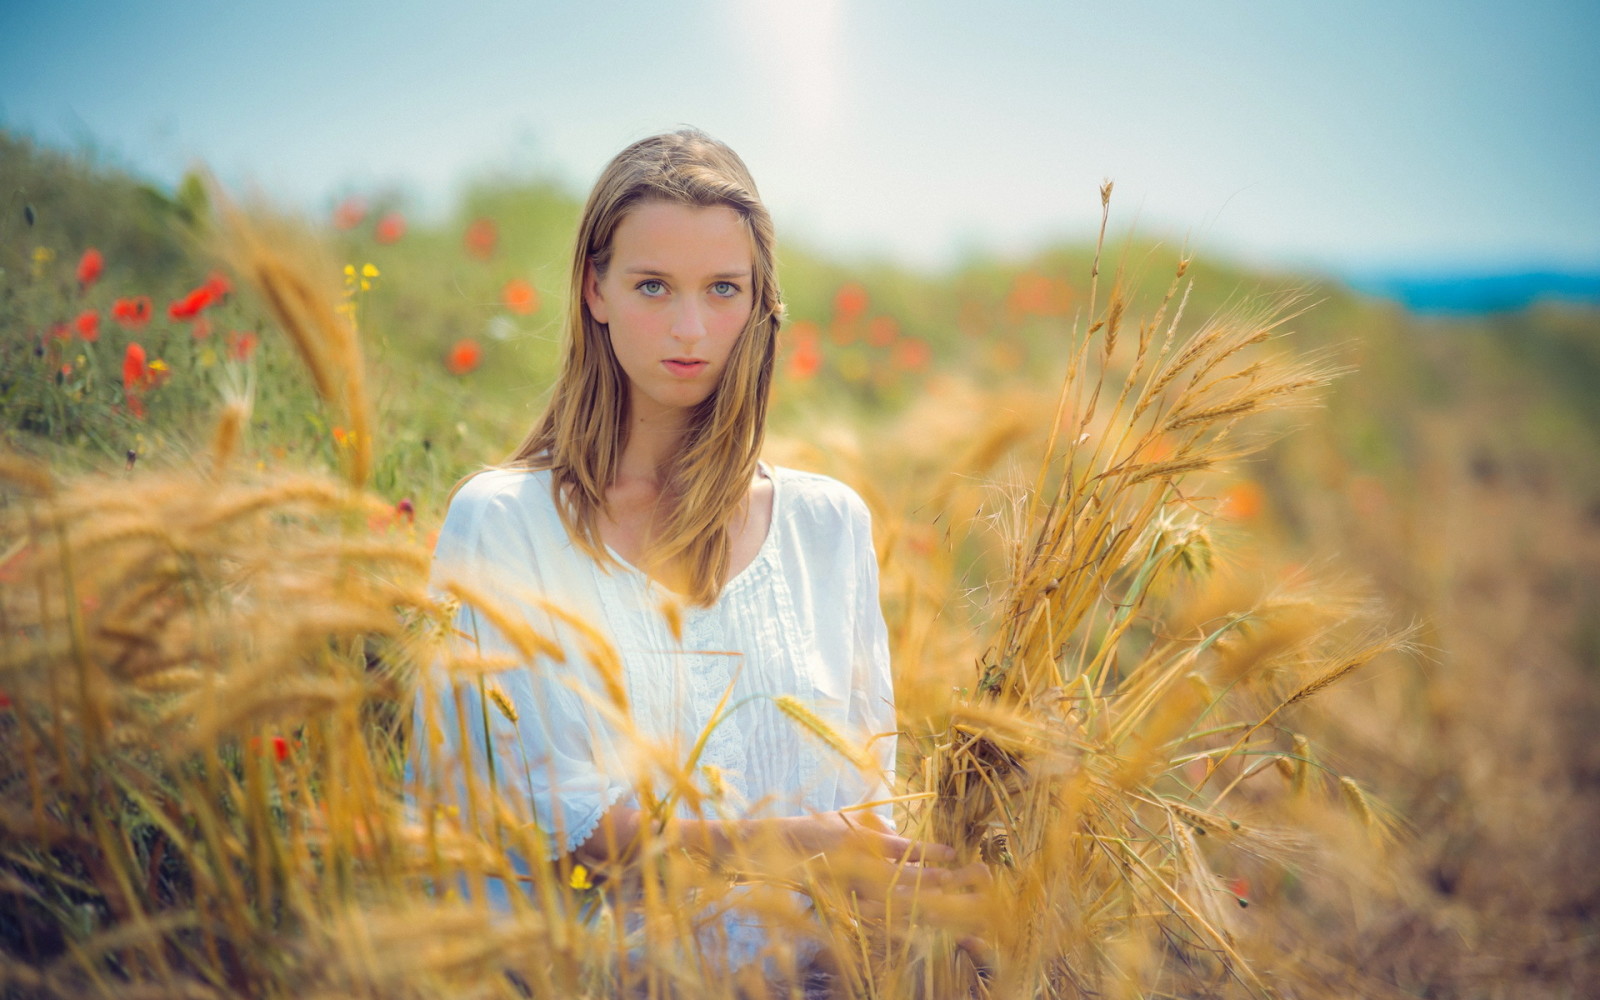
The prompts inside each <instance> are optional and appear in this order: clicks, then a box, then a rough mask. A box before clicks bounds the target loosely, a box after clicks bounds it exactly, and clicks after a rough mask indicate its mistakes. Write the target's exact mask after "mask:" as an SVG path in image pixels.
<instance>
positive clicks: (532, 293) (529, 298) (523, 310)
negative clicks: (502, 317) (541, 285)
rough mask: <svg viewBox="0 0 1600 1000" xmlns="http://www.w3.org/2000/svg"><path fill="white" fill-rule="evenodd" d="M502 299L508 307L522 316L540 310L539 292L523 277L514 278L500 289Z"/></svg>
mask: <svg viewBox="0 0 1600 1000" xmlns="http://www.w3.org/2000/svg"><path fill="white" fill-rule="evenodd" d="M500 300H501V301H502V302H504V303H505V304H506V308H507V309H510V310H511V311H512V312H514V313H517V314H519V315H522V316H527V315H529V314H531V313H535V312H537V311H538V310H539V293H538V291H536V290H535V289H534V287H533V286H532V285H530V284H528V283H527V282H526V281H523V280H522V279H521V278H512V279H511V280H510V281H508V282H506V287H505V288H503V289H502V290H501V291H500Z"/></svg>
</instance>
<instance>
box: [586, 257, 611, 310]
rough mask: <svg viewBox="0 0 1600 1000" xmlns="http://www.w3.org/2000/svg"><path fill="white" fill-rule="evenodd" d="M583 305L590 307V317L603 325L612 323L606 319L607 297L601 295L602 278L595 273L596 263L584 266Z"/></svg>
mask: <svg viewBox="0 0 1600 1000" xmlns="http://www.w3.org/2000/svg"><path fill="white" fill-rule="evenodd" d="M583 304H584V305H586V306H588V307H589V315H590V316H593V317H594V321H595V322H596V323H599V324H601V325H604V324H606V323H609V322H611V321H610V320H609V319H607V318H606V317H607V316H608V315H609V313H608V312H607V311H606V300H605V296H604V295H601V294H600V277H599V275H597V274H595V272H594V262H593V261H590V262H589V263H587V264H585V265H583Z"/></svg>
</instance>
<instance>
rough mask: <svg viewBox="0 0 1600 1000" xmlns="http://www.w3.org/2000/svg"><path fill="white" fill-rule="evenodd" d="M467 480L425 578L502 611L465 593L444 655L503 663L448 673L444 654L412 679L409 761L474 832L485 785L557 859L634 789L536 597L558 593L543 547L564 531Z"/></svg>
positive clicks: (585, 668) (584, 668) (579, 664)
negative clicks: (547, 648) (526, 633)
mask: <svg viewBox="0 0 1600 1000" xmlns="http://www.w3.org/2000/svg"><path fill="white" fill-rule="evenodd" d="M472 486H473V484H472V483H468V484H467V486H466V487H463V490H462V491H461V492H460V493H458V494H457V496H456V498H455V499H454V500H453V501H452V503H451V505H450V510H449V512H448V513H447V515H446V517H445V523H444V525H443V527H442V528H441V529H440V532H439V541H438V544H437V546H436V548H435V550H434V560H433V571H432V576H431V585H432V586H433V588H434V589H435V591H436V592H437V593H440V594H443V593H444V591H445V588H446V586H447V585H448V584H450V583H456V582H459V583H461V584H464V585H465V586H467V587H469V588H470V589H471V591H473V592H476V593H478V594H481V595H483V596H484V597H485V598H487V600H488V601H490V602H493V603H494V604H495V605H496V606H497V608H498V611H497V612H494V613H490V612H486V611H485V610H483V609H480V608H477V607H474V606H472V605H471V604H469V603H467V602H466V601H463V602H462V603H461V605H460V607H459V609H458V611H457V612H456V615H455V619H454V622H453V629H452V634H451V636H450V639H449V641H448V653H447V655H446V656H445V658H444V659H445V660H446V661H447V662H448V661H450V660H455V661H456V662H458V663H460V662H472V661H478V663H480V664H482V663H484V662H486V661H488V662H493V661H499V662H501V663H504V664H506V665H507V669H504V670H500V671H497V672H493V673H488V674H486V675H485V674H475V673H471V672H462V673H460V674H459V675H457V676H454V677H452V676H451V675H450V672H449V671H448V669H447V662H446V663H438V664H435V665H434V667H433V669H432V670H431V671H430V676H429V677H428V678H427V681H426V682H425V683H423V684H420V685H419V687H418V693H417V700H416V702H415V707H414V712H413V718H414V723H415V724H414V729H413V732H414V737H413V746H414V748H415V749H414V752H413V758H412V759H413V765H414V767H415V769H416V773H417V774H418V775H419V776H420V778H421V780H422V782H423V783H424V786H423V787H428V788H431V789H432V790H433V794H434V797H435V801H436V802H441V803H444V804H447V805H451V806H454V807H456V808H457V809H458V810H459V811H460V814H461V815H462V816H463V817H465V818H468V819H469V820H470V821H471V822H474V823H476V824H478V825H479V828H480V829H481V828H485V826H486V825H487V823H488V821H489V820H490V817H491V815H492V813H491V812H490V811H489V810H490V809H491V805H490V801H489V795H488V790H489V789H491V788H492V789H493V791H494V793H495V795H496V796H498V797H499V799H500V800H501V801H502V802H503V803H505V804H506V805H508V806H509V807H510V808H511V809H512V810H513V813H514V814H515V815H521V816H523V817H525V818H527V819H529V820H531V821H532V822H533V823H534V824H536V827H537V830H538V831H539V833H540V834H542V835H543V837H544V839H545V842H546V845H547V849H546V855H547V857H550V858H555V857H560V856H562V855H564V854H568V853H571V852H572V851H573V850H575V849H576V848H577V847H578V846H579V845H581V844H582V843H583V842H584V840H586V839H588V837H589V835H590V834H591V833H593V832H594V830H595V827H596V826H597V825H598V824H599V821H600V818H601V817H602V816H603V815H604V814H605V812H606V811H607V810H608V809H610V808H611V806H612V805H614V804H616V803H617V802H618V801H620V800H621V799H623V798H624V796H626V795H628V794H629V793H630V792H631V790H632V788H631V785H630V783H629V782H628V781H627V780H626V776H625V775H624V774H623V773H622V772H621V768H620V767H618V766H616V760H617V755H616V754H615V753H614V752H613V751H614V749H615V747H616V745H617V743H616V740H615V730H614V727H613V726H612V725H611V723H610V722H609V721H608V720H607V718H606V713H605V710H604V705H605V702H604V698H605V695H604V693H603V691H602V690H601V686H600V685H599V684H598V683H597V674H596V671H595V670H594V669H593V668H592V667H591V666H590V665H589V663H588V662H587V659H588V656H587V652H588V651H587V649H586V648H585V647H584V646H583V644H582V643H581V642H580V641H578V640H577V638H576V637H574V636H572V635H571V634H570V631H571V630H570V629H568V628H566V627H564V626H563V625H562V624H561V623H560V622H559V621H557V620H555V618H554V616H552V615H550V614H549V613H547V612H546V611H544V610H543V608H542V607H541V606H540V601H539V598H541V597H543V596H544V595H545V594H547V593H548V594H554V593H555V591H554V590H553V588H552V587H551V584H552V583H553V582H554V580H553V579H551V577H552V576H553V575H557V574H552V573H551V567H552V564H556V565H559V564H560V563H561V561H562V560H561V558H560V557H559V555H558V554H557V553H553V552H551V551H549V548H550V547H551V546H554V545H559V546H562V547H563V548H564V547H565V546H566V544H567V543H566V538H565V534H564V532H563V533H562V535H561V536H560V537H559V538H549V537H541V533H540V532H539V531H538V530H537V527H538V526H537V512H533V513H530V512H529V511H528V510H527V509H526V505H525V504H521V503H518V502H517V501H518V499H519V497H518V494H516V493H511V494H510V495H506V494H504V493H500V494H496V493H490V494H488V495H484V494H482V493H480V492H479V491H473V490H472ZM558 523H559V522H558ZM541 549H543V550H545V551H541ZM558 572H559V571H558ZM496 614H503V615H505V616H506V617H507V618H508V619H509V620H510V622H509V623H508V625H507V628H508V629H509V630H511V631H513V632H518V631H520V628H521V626H527V627H528V628H531V629H532V630H533V633H535V634H537V635H539V636H541V637H543V638H545V639H547V640H551V641H553V643H554V645H553V646H552V647H551V650H552V651H551V652H550V653H547V654H543V655H536V656H532V657H530V656H528V655H525V653H524V652H523V650H522V649H519V647H518V645H517V644H516V643H514V642H513V641H511V639H509V638H508V637H507V635H506V634H505V631H503V630H502V629H501V628H499V627H497V626H496V625H495V624H494V621H493V619H494V618H495V617H496ZM523 645H524V646H526V645H527V642H526V639H525V638H524V643H523ZM557 648H559V650H560V653H559V654H557V653H555V652H554V650H555V649H557ZM430 699H431V703H430V701H429V700H430ZM608 765H609V766H608ZM469 775H470V776H471V778H472V779H473V780H471V781H469V780H468V776H469Z"/></svg>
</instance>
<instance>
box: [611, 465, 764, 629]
mask: <svg viewBox="0 0 1600 1000" xmlns="http://www.w3.org/2000/svg"><path fill="white" fill-rule="evenodd" d="M756 468H757V469H759V470H760V471H761V473H762V474H763V475H765V476H766V477H767V481H768V482H770V483H771V484H772V517H771V518H770V519H769V520H768V522H767V534H766V537H765V538H763V539H761V546H760V548H758V549H756V554H755V555H754V556H753V557H752V558H751V560H750V562H749V563H747V564H746V565H745V567H744V569H741V570H740V571H739V572H737V573H735V574H734V575H733V577H732V578H731V579H729V580H728V582H727V583H725V584H723V585H722V591H721V592H720V593H719V594H717V600H716V603H715V604H713V605H712V606H711V607H713V608H715V607H717V606H718V605H720V604H722V602H723V599H724V598H725V597H727V595H728V594H729V592H731V591H733V590H735V589H736V588H737V587H739V586H741V585H742V584H743V583H744V581H745V580H746V579H747V578H748V577H750V576H751V575H753V573H754V571H755V569H756V567H757V566H759V565H760V564H761V563H764V562H766V561H768V560H769V559H771V558H772V553H773V551H774V550H775V549H776V548H777V544H778V543H777V535H778V504H779V503H781V502H782V500H783V488H782V487H781V486H780V485H779V483H778V475H777V472H776V470H774V469H773V467H772V466H770V465H768V464H767V463H766V462H765V461H760V460H758V461H757V462H756ZM605 547H606V554H607V555H609V556H610V557H611V558H612V559H613V560H614V561H615V562H616V563H617V565H619V566H621V567H622V568H623V570H624V571H626V572H627V573H628V574H629V575H630V576H633V577H634V578H636V579H638V580H640V581H642V582H643V583H644V585H645V586H646V587H651V588H654V589H656V590H659V591H661V592H662V593H664V594H667V595H669V596H671V597H673V598H675V599H677V600H680V601H682V600H685V597H684V595H683V594H680V593H678V592H677V591H675V590H673V589H671V588H670V587H668V586H666V585H665V584H663V583H661V582H660V581H659V580H656V579H655V578H654V577H652V576H651V575H650V574H648V573H646V572H645V571H644V570H642V569H640V568H639V567H637V566H635V565H634V564H633V563H631V562H629V561H628V560H626V559H624V558H623V557H622V556H621V555H620V554H619V553H618V552H617V550H616V549H614V548H612V547H611V543H609V542H606V543H605ZM687 610H693V611H705V610H710V609H708V608H700V607H698V606H695V605H690V606H689V608H688V609H687Z"/></svg>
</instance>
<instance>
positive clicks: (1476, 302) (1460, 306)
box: [1350, 270, 1600, 315]
mask: <svg viewBox="0 0 1600 1000" xmlns="http://www.w3.org/2000/svg"><path fill="white" fill-rule="evenodd" d="M1350 285H1351V287H1353V288H1355V289H1356V290H1357V291H1359V292H1363V293H1365V294H1367V295H1373V296H1378V297H1380V298H1386V299H1393V300H1395V301H1397V302H1399V303H1400V304H1402V305H1404V306H1405V307H1406V308H1408V309H1410V310H1411V311H1413V312H1418V313H1434V314H1449V315H1482V314H1485V313H1504V312H1517V311H1519V310H1522V309H1525V308H1527V307H1528V306H1530V305H1532V304H1533V303H1535V302H1539V301H1545V300H1556V301H1561V302H1571V303H1577V304H1586V305H1596V306H1600V272H1578V271H1550V270H1527V271H1505V272H1494V273H1487V272H1444V271H1439V272H1432V273H1414V274H1371V275H1362V276H1359V277H1353V278H1351V279H1350Z"/></svg>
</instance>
